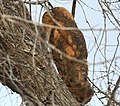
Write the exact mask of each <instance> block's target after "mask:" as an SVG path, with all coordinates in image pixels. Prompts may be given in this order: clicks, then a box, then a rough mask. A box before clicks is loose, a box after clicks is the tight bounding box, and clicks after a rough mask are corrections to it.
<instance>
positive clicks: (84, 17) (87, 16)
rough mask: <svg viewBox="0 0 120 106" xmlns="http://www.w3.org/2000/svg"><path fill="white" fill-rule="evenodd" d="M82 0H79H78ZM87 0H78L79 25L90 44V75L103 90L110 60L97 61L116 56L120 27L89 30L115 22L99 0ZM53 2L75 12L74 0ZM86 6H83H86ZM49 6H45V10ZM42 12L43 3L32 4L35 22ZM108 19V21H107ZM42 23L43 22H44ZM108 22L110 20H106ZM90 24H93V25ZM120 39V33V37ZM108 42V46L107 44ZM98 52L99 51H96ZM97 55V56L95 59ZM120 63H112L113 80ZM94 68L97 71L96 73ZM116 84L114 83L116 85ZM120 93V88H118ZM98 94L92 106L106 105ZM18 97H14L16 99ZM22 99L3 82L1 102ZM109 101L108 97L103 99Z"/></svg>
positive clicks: (7, 104) (11, 105)
mask: <svg viewBox="0 0 120 106" xmlns="http://www.w3.org/2000/svg"><path fill="white" fill-rule="evenodd" d="M78 1H79V0H78ZM82 1H84V2H80V4H79V3H77V6H76V13H75V21H76V23H77V26H78V27H79V29H80V30H81V31H82V32H83V34H84V37H85V40H86V44H87V48H88V63H89V78H90V79H91V80H92V81H93V82H94V83H95V84H96V86H98V87H100V88H101V89H102V90H104V91H105V90H107V84H106V83H107V77H102V76H105V75H106V72H107V70H108V67H109V64H108V63H105V64H99V65H95V66H93V63H94V62H95V63H99V62H102V61H105V58H104V56H106V58H107V59H108V60H109V59H112V58H113V57H114V53H115V49H116V45H117V44H118V42H117V36H118V34H119V33H120V32H119V31H118V30H114V31H102V30H101V31H95V30H93V31H91V30H87V29H90V28H94V29H104V28H105V26H106V29H112V28H115V26H114V25H113V24H112V23H111V22H110V20H109V19H108V18H106V20H105V18H104V17H103V13H102V10H101V8H100V6H99V3H98V0H82ZM50 2H51V4H52V5H53V6H55V7H57V6H58V7H61V6H62V7H65V8H66V9H67V10H68V11H70V12H71V7H72V0H50ZM82 8H83V9H82ZM103 8H104V9H105V10H106V11H107V8H106V7H105V6H103ZM45 11H46V10H44V9H43V11H42V14H43V13H44V12H45ZM39 13H40V6H32V19H33V21H34V22H38V20H39ZM118 17H119V19H120V16H119V15H118ZM111 19H112V18H111ZM105 21H106V22H105ZM112 21H113V22H114V20H113V19H112ZM40 23H41V22H40ZM104 23H106V24H104ZM89 25H90V26H89ZM95 38H96V39H97V43H98V44H99V43H100V41H101V45H100V47H99V49H100V51H101V52H102V54H103V55H102V54H101V52H100V51H99V50H98V51H96V50H97V49H98V46H97V44H96V41H95ZM118 40H120V37H119V38H118ZM105 45H106V46H105ZM95 53H96V55H95ZM119 53H120V45H119V46H118V49H117V52H116V56H120V54H119ZM94 57H95V59H94ZM115 64H116V65H119V64H120V60H119V59H118V60H115V61H114V62H113V64H112V66H113V68H112V67H111V70H112V69H113V71H114V74H113V73H112V71H111V74H110V78H111V80H112V83H114V84H115V82H116V79H117V78H118V76H119V75H120V71H119V70H118V69H117V68H116V69H114V67H115V66H114V65H115ZM93 72H94V74H93ZM112 87H113V86H111V88H112ZM118 93H120V91H118ZM97 96H98V97H102V96H103V95H101V94H98V95H97ZM97 96H94V97H93V98H92V100H91V102H90V103H89V106H104V104H102V103H101V102H100V101H99V100H98V98H97ZM118 99H119V101H120V97H119V96H118ZM13 100H14V101H13ZM20 102H21V99H20V97H19V95H18V94H16V93H13V92H12V91H11V90H9V89H8V88H7V87H3V86H2V85H1V84H0V106H19V105H20ZM103 102H104V103H105V102H106V100H103Z"/></svg>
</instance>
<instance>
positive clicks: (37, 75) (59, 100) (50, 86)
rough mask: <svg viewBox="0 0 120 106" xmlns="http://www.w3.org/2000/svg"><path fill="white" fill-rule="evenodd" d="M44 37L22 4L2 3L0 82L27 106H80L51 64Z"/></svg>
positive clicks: (40, 26)
mask: <svg viewBox="0 0 120 106" xmlns="http://www.w3.org/2000/svg"><path fill="white" fill-rule="evenodd" d="M45 35H46V33H45V32H44V28H43V26H42V25H36V24H34V23H33V22H32V21H31V20H30V15H29V13H28V10H27V8H26V7H25V5H24V4H23V3H22V1H18V0H2V1H1V3H0V81H1V83H2V84H4V85H5V86H8V87H9V88H10V89H11V90H13V91H14V92H17V93H19V94H20V95H21V97H22V99H23V101H24V102H25V103H26V105H28V106H79V105H80V103H78V102H77V101H76V100H75V99H74V97H72V95H71V93H70V92H69V90H68V88H67V87H66V86H65V84H64V83H63V81H62V80H61V78H60V77H59V75H58V73H57V72H56V70H55V68H54V66H53V64H52V55H51V53H50V51H49V49H48V45H47V43H46V42H45V39H46V38H45Z"/></svg>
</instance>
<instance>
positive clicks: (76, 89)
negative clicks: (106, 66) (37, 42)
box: [42, 7, 93, 103]
mask: <svg viewBox="0 0 120 106" xmlns="http://www.w3.org/2000/svg"><path fill="white" fill-rule="evenodd" d="M42 22H43V23H44V24H48V25H53V26H59V27H60V28H63V27H74V28H76V30H64V29H57V28H52V29H51V33H50V37H49V42H50V43H51V44H53V45H54V46H55V47H56V48H57V49H59V50H60V51H62V52H63V53H65V54H67V55H69V56H71V57H74V58H76V59H79V60H82V61H83V63H78V62H76V61H73V60H70V59H68V58H66V57H64V56H62V55H61V54H59V53H58V52H56V51H55V50H53V51H52V54H53V59H54V61H55V64H56V66H57V69H58V71H59V74H60V75H61V77H62V79H63V81H64V82H65V83H66V85H67V87H68V88H69V90H70V92H71V93H72V94H73V95H74V97H75V98H76V99H77V100H78V101H79V102H82V103H83V102H84V103H86V102H88V101H89V100H90V99H91V97H92V95H93V90H92V89H91V86H90V83H89V82H88V80H87V75H88V66H87V61H86V60H87V55H88V53H87V48H86V43H85V39H84V36H83V34H82V32H81V31H80V30H79V29H78V27H77V25H76V23H75V21H74V19H73V17H72V15H71V14H70V13H69V12H68V11H67V10H66V9H65V8H63V7H56V8H53V9H51V10H50V11H47V12H45V14H44V15H43V17H42ZM49 29H50V27H46V28H45V30H46V31H48V30H49Z"/></svg>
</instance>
